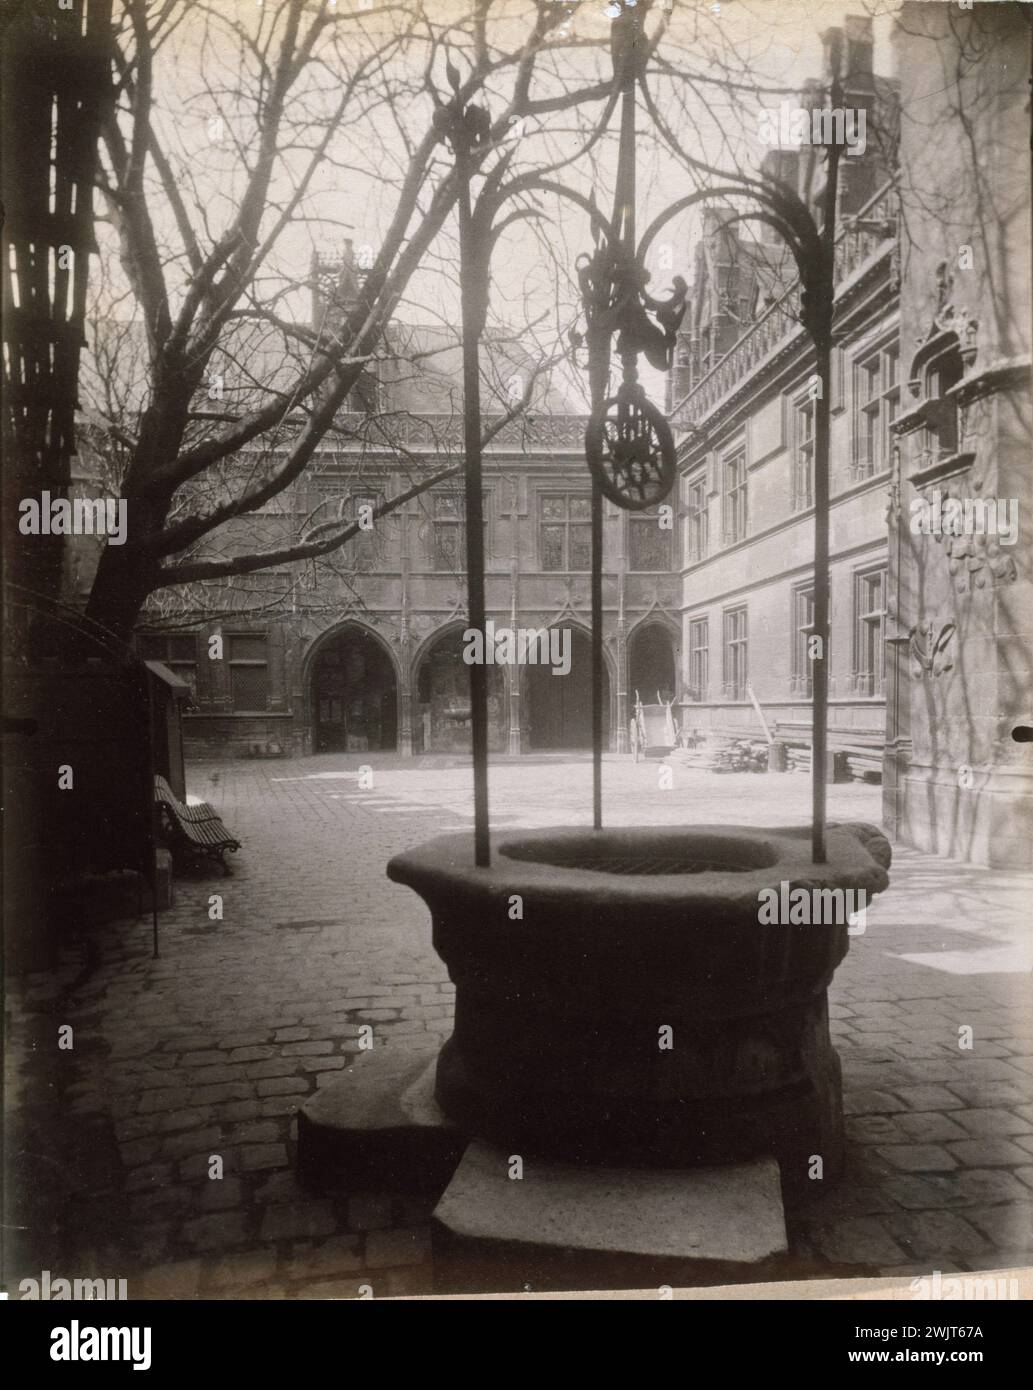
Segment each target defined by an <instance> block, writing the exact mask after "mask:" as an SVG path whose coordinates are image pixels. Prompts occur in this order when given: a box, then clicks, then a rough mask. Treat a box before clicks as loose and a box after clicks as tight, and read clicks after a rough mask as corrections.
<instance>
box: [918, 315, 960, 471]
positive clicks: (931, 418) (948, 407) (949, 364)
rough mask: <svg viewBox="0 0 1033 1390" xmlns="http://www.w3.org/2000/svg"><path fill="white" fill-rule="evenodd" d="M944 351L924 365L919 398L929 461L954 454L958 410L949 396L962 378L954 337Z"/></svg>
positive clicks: (956, 438) (955, 451) (955, 450)
mask: <svg viewBox="0 0 1033 1390" xmlns="http://www.w3.org/2000/svg"><path fill="white" fill-rule="evenodd" d="M950 338H951V340H952V341H951V342H950V343H949V344H947V345H946V346H945V347H944V350H943V351H942V352H941V353H939V354H938V355H937V356H936V357H934V358H932V360H931V361H930V362H928V363H927V365H926V367H925V370H924V374H923V379H922V387H923V391H922V394H923V395H924V397H925V402H926V404H925V441H926V450H927V451H928V453H929V454H930V456H931V458H932V459H933V460H935V459H937V458H948V457H950V455H951V454H956V453H957V452H958V407H957V404H956V402H955V400H954V398H953V396H951V395H950V394H949V392H950V390H951V387H953V386H956V385H957V384H958V382H959V381H960V380H961V378H962V376H963V375H964V371H965V368H964V365H963V363H962V361H961V352H960V351H959V349H958V339H957V335H956V334H953V333H952V334H951V335H950Z"/></svg>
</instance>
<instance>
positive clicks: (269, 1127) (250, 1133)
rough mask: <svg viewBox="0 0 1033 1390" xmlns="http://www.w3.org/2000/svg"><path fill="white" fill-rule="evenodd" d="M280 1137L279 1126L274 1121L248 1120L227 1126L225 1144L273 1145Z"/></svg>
mask: <svg viewBox="0 0 1033 1390" xmlns="http://www.w3.org/2000/svg"><path fill="white" fill-rule="evenodd" d="M281 1137H282V1134H281V1126H280V1125H278V1124H277V1123H276V1121H275V1120H250V1121H246V1122H245V1123H243V1124H236V1125H229V1126H228V1127H227V1132H226V1143H227V1144H275V1143H277V1142H278V1140H279V1139H280V1138H281Z"/></svg>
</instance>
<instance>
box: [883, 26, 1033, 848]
mask: <svg viewBox="0 0 1033 1390" xmlns="http://www.w3.org/2000/svg"><path fill="white" fill-rule="evenodd" d="M949 8H950V14H949V15H948V13H947V10H948V7H946V6H943V5H924V4H923V5H915V4H906V5H905V6H904V11H903V13H902V15H901V22H900V26H899V31H898V33H897V36H896V43H897V47H898V56H899V68H900V72H901V75H902V82H903V92H902V97H903V100H902V107H903V112H904V117H903V122H902V130H901V166H902V190H903V193H902V201H903V213H904V216H903V227H904V230H903V235H902V246H901V263H902V274H903V282H902V288H901V319H902V324H903V329H902V342H901V351H902V362H903V364H904V366H905V379H906V381H907V392H906V394H905V399H904V401H903V403H902V411H901V415H900V417H899V419H898V421H897V425H896V430H897V434H898V438H899V441H900V474H901V476H900V480H899V488H898V506H897V508H896V511H895V515H894V518H893V531H894V534H893V539H892V541H891V552H892V553H893V557H894V560H893V568H894V583H893V587H894V589H895V591H896V593H897V595H898V601H897V612H896V614H895V633H894V637H895V641H896V647H897V652H898V656H897V665H898V671H897V679H898V683H899V687H900V691H901V698H900V705H901V710H900V720H899V727H898V728H897V730H896V731H895V735H896V738H895V741H896V745H897V747H898V750H899V757H898V761H899V764H900V789H899V792H898V793H897V795H896V797H895V805H894V807H893V808H891V812H892V813H893V814H896V815H897V817H898V818H899V831H900V834H901V835H902V836H903V838H905V839H906V840H908V841H910V842H911V843H913V844H915V845H917V846H919V847H921V848H923V849H930V850H933V851H936V852H939V853H943V854H950V855H957V856H960V857H963V858H966V859H969V860H972V861H975V862H977V863H984V864H991V865H998V866H1028V865H1029V864H1030V863H1031V862H1033V837H1031V834H1030V830H1031V815H1033V749H1031V748H1030V745H1029V744H1025V743H1020V742H1017V741H1015V739H1014V738H1013V730H1014V729H1015V727H1016V726H1019V725H1024V724H1029V723H1031V722H1033V719H1031V713H1030V709H1031V706H1030V690H1031V682H1033V670H1031V667H1033V649H1031V638H1033V582H1031V581H1033V576H1031V573H1030V555H1031V551H1030V526H1031V524H1033V492H1031V479H1030V444H1031V437H1033V435H1031V411H1030V337H1029V331H1030V330H1029V325H1030V277H1029V243H1030V224H1029V168H1028V165H1029V150H1028V139H1029V110H1028V100H1029V92H1028V85H1027V78H1026V68H1025V66H1024V65H1023V63H1022V62H1021V61H1020V60H1019V59H1018V56H1017V55H1019V54H1020V53H1024V52H1025V51H1027V50H1028V43H1029V33H1028V21H1027V17H1026V16H1024V15H1023V14H1022V13H1021V12H1020V9H1019V7H1018V6H1015V5H979V6H977V7H976V8H975V9H974V10H973V11H971V12H966V11H959V10H957V8H956V7H954V6H951V7H949ZM956 71H957V72H958V73H960V74H961V80H960V82H959V84H958V86H957V87H956V88H954V87H952V86H950V85H949V83H948V82H947V81H946V80H944V81H940V80H938V78H939V77H940V76H941V75H942V74H945V73H949V74H951V76H953V74H954V73H955V72H956ZM934 147H935V150H936V156H935V158H930V150H931V149H932V148H934ZM919 210H920V211H921V222H920V229H919V225H917V224H916V214H917V213H918V212H919ZM953 502H956V503H958V504H960V505H959V507H958V508H954V507H953V506H948V503H953ZM977 502H978V503H979V504H983V503H989V504H991V505H992V506H993V508H994V511H993V515H994V516H995V518H996V519H997V520H999V521H1001V522H1003V523H1004V526H1005V528H1007V526H1008V523H1009V521H1013V522H1015V523H1016V524H1017V532H1016V534H1015V535H1014V536H1007V535H1000V534H997V535H995V534H992V533H991V532H990V528H989V525H988V520H987V517H988V513H987V512H986V511H985V510H983V508H982V505H980V506H979V507H978V508H977V507H976V505H975V504H976V503H977ZM966 504H967V505H968V507H969V509H970V514H969V516H968V517H966V516H965V515H964V513H963V509H964V507H965V506H966ZM998 504H1003V506H1004V511H1000V510H999V505H998ZM1016 509H1017V511H1016ZM937 525H938V526H939V533H937ZM955 531H956V532H958V534H953V533H952V532H955ZM1009 540H1010V541H1011V543H1008V542H1009ZM908 744H909V745H910V746H909V747H908Z"/></svg>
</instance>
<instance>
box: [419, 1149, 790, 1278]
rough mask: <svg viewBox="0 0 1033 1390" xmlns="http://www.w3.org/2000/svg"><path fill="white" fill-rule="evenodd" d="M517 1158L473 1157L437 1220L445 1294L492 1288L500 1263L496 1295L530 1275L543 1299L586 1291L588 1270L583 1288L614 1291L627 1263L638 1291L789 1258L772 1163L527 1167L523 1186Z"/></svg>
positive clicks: (499, 1154) (747, 1271) (530, 1163)
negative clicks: (656, 1281) (480, 1282)
mask: <svg viewBox="0 0 1033 1390" xmlns="http://www.w3.org/2000/svg"><path fill="white" fill-rule="evenodd" d="M515 1157H516V1156H515V1155H508V1154H506V1153H504V1152H503V1151H502V1150H501V1149H495V1148H491V1147H490V1146H489V1145H487V1144H484V1143H482V1142H481V1141H479V1140H475V1141H474V1142H473V1143H471V1144H470V1146H469V1148H468V1149H467V1150H466V1152H465V1154H464V1155H463V1158H462V1161H461V1162H460V1164H459V1166H458V1168H457V1169H456V1171H455V1173H454V1175H453V1177H452V1181H451V1182H450V1183H449V1185H448V1188H447V1190H446V1191H445V1194H444V1196H443V1197H442V1198H441V1200H440V1201H439V1203H438V1205H437V1207H436V1209H435V1211H434V1239H435V1283H436V1286H437V1287H439V1288H445V1287H448V1286H449V1285H450V1284H452V1285H454V1284H456V1283H457V1281H458V1282H462V1281H463V1280H464V1278H465V1277H466V1276H467V1275H468V1274H469V1273H470V1272H472V1271H476V1272H477V1277H478V1278H483V1277H484V1276H485V1274H486V1272H487V1269H486V1267H487V1266H488V1265H490V1264H491V1263H492V1262H493V1260H494V1263H495V1266H496V1271H498V1270H508V1271H509V1278H508V1281H507V1279H506V1277H505V1275H503V1276H502V1281H501V1284H500V1283H498V1282H497V1283H496V1284H495V1287H500V1286H502V1285H504V1284H505V1283H506V1282H508V1283H510V1284H512V1285H513V1286H515V1287H521V1286H522V1285H521V1273H520V1272H521V1271H524V1272H526V1274H527V1276H528V1282H530V1284H531V1285H532V1287H534V1288H540V1287H542V1286H543V1282H544V1284H546V1285H550V1284H551V1286H552V1287H564V1286H566V1287H571V1286H573V1287H576V1286H577V1285H576V1284H575V1285H571V1284H570V1279H571V1278H572V1277H574V1276H575V1271H576V1270H578V1268H579V1263H580V1268H581V1269H582V1270H583V1271H584V1275H585V1278H586V1280H587V1279H591V1280H593V1281H594V1282H590V1283H589V1282H586V1283H583V1284H582V1285H581V1287H584V1288H594V1287H603V1286H604V1279H605V1276H606V1274H607V1273H609V1274H611V1275H612V1280H609V1279H608V1280H606V1283H607V1284H608V1285H609V1286H610V1287H614V1286H616V1284H615V1283H614V1282H613V1280H616V1281H617V1283H618V1284H619V1282H620V1278H621V1274H620V1271H621V1267H622V1266H621V1262H622V1261H623V1267H624V1269H625V1270H626V1271H627V1277H628V1278H629V1279H632V1280H634V1278H635V1276H636V1275H638V1276H639V1278H641V1277H642V1276H643V1275H645V1276H646V1277H647V1278H648V1277H649V1276H650V1274H651V1273H656V1274H657V1277H660V1276H661V1275H662V1272H663V1271H664V1270H665V1269H666V1270H668V1271H669V1272H670V1274H671V1280H670V1281H669V1282H673V1280H674V1279H676V1278H677V1280H678V1282H679V1283H681V1282H684V1276H685V1275H686V1274H687V1273H688V1272H689V1267H690V1266H691V1267H692V1268H694V1269H696V1270H697V1277H702V1278H703V1279H704V1281H705V1279H706V1273H705V1268H706V1267H709V1268H710V1269H711V1271H714V1272H715V1276H714V1277H717V1276H716V1271H721V1272H722V1273H721V1277H722V1278H727V1277H728V1275H729V1274H730V1273H731V1272H735V1274H736V1275H737V1276H738V1277H744V1278H749V1277H751V1275H752V1277H759V1272H760V1270H768V1269H771V1270H774V1268H776V1267H777V1266H778V1264H779V1261H780V1257H782V1256H784V1255H786V1253H787V1251H788V1245H787V1239H786V1227H785V1217H784V1213H783V1210H782V1194H781V1184H780V1181H779V1170H778V1164H777V1163H776V1162H775V1160H774V1159H771V1158H765V1159H758V1160H756V1161H754V1162H751V1163H741V1164H735V1165H730V1166H728V1167H720V1168H691V1169H688V1168H679V1169H645V1168H587V1167H574V1166H573V1165H569V1164H558V1163H539V1162H536V1161H534V1160H532V1159H528V1160H527V1161H525V1162H524V1163H523V1170H522V1171H523V1176H522V1177H519V1178H515V1177H511V1176H510V1172H511V1171H512V1170H513V1159H514V1158H515ZM700 1266H703V1267H704V1271H703V1272H702V1273H700V1270H699V1267H700ZM601 1273H602V1276H603V1277H600V1274H601ZM498 1277H499V1276H498V1273H497V1272H496V1275H495V1278H496V1279H498ZM488 1286H490V1285H486V1287H488ZM631 1286H635V1285H634V1283H633V1284H632V1285H631Z"/></svg>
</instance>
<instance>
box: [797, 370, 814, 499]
mask: <svg viewBox="0 0 1033 1390" xmlns="http://www.w3.org/2000/svg"><path fill="white" fill-rule="evenodd" d="M813 505H814V401H813V400H811V399H809V398H805V399H804V400H802V401H797V403H796V408H795V410H794V411H793V511H794V512H799V511H804V510H805V509H806V508H807V507H811V506H813Z"/></svg>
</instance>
